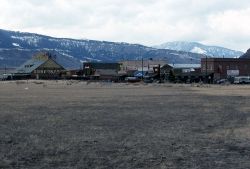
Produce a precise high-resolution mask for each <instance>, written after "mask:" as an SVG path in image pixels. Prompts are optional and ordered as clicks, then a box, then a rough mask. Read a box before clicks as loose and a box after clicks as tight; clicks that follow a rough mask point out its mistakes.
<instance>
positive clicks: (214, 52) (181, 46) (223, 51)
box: [154, 41, 244, 58]
mask: <svg viewBox="0 0 250 169" xmlns="http://www.w3.org/2000/svg"><path fill="white" fill-rule="evenodd" d="M154 47H155V48H157V49H171V50H177V51H186V52H192V53H199V54H204V55H207V56H211V57H227V58H238V57H240V56H241V55H243V54H244V53H243V52H241V51H236V50H231V49H227V48H223V47H219V46H207V45H204V44H201V43H197V42H184V41H174V42H167V43H164V44H161V45H157V46H154Z"/></svg>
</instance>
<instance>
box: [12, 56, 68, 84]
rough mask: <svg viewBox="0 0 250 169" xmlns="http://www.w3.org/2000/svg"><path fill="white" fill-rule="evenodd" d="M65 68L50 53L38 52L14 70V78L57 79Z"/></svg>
mask: <svg viewBox="0 0 250 169" xmlns="http://www.w3.org/2000/svg"><path fill="white" fill-rule="evenodd" d="M64 70H65V69H64V68H63V67H62V66H61V65H59V64H58V63H57V62H56V61H55V57H53V56H52V55H51V54H50V53H38V54H36V55H34V56H33V57H32V58H31V59H30V60H28V61H27V62H25V63H24V64H23V65H21V66H20V67H19V68H17V69H16V70H15V72H14V75H13V77H14V78H15V79H26V78H35V79H57V78H60V75H61V73H62V71H64Z"/></svg>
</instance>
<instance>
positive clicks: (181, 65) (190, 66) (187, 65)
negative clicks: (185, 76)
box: [170, 64, 201, 69]
mask: <svg viewBox="0 0 250 169" xmlns="http://www.w3.org/2000/svg"><path fill="white" fill-rule="evenodd" d="M170 66H172V67H173V68H175V69H176V68H179V69H188V68H200V67H201V64H170Z"/></svg>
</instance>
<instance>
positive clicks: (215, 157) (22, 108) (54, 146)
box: [0, 81, 250, 169]
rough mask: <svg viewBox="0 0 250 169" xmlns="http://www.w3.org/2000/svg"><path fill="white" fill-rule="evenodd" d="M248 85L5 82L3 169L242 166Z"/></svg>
mask: <svg viewBox="0 0 250 169" xmlns="http://www.w3.org/2000/svg"><path fill="white" fill-rule="evenodd" d="M249 89H250V87H249V86H195V85H179V84H177V85H175V84H147V85H145V84H140V83H139V84H112V83H104V82H103V83H86V82H81V81H21V82H20V81H19V82H0V168H36V169H37V168H60V169H63V168H65V169H66V168H86V169H87V168H88V169H89V168H98V169H99V168H100V169H104V168H107V169H112V168H124V169H134V168H135V169H137V168H141V169H147V168H150V169H158V168H159V169H160V168H171V169H172V168H174V169H175V168H176V169H179V168H181V169H183V168H187V169H189V168H197V169H198V168H199V169H200V168H204V169H207V168H215V169H217V168H218V169H222V168H225V169H236V168H237V169H241V168H242V169H245V168H248V167H249V166H250V162H249V157H250V156H249V154H250V142H249V141H250V133H249V131H250V121H249V119H250V111H249V110H250V109H249V103H250V92H249Z"/></svg>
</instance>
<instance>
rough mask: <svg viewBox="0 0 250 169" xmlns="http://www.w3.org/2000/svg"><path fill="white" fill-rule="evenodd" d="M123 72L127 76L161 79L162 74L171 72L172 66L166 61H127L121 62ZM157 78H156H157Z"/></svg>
mask: <svg viewBox="0 0 250 169" xmlns="http://www.w3.org/2000/svg"><path fill="white" fill-rule="evenodd" d="M120 64H121V72H123V73H124V74H126V75H127V76H136V77H142V76H153V77H156V76H157V77H158V78H159V77H160V74H162V75H163V74H164V73H166V72H169V70H170V69H171V66H169V65H168V64H167V62H166V61H165V60H152V59H149V60H127V61H122V62H120ZM157 77H156V78H157Z"/></svg>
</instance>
